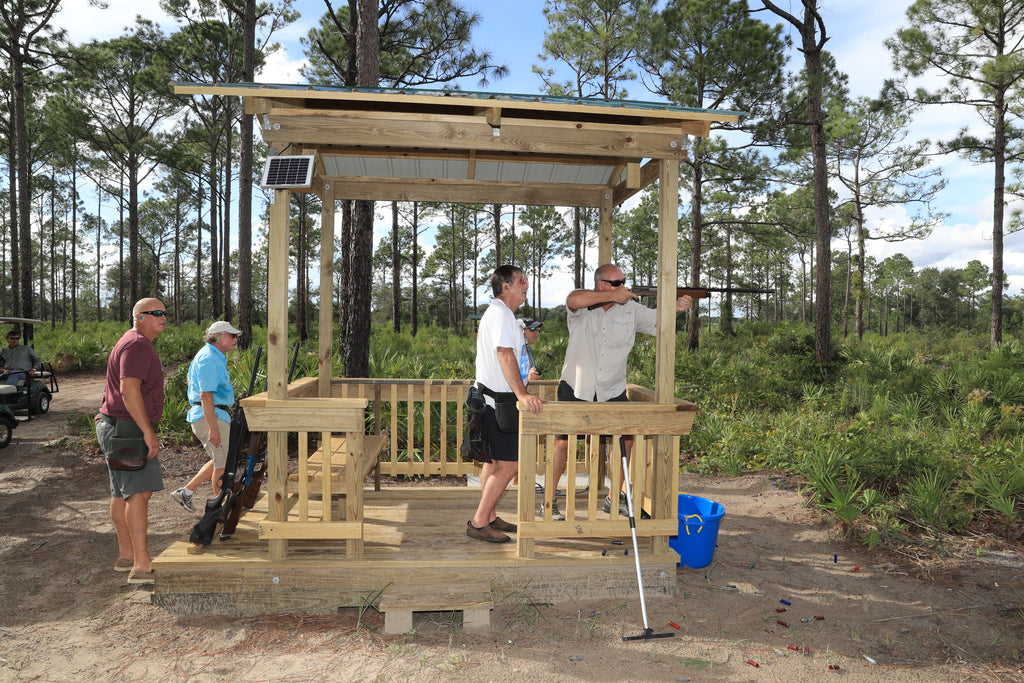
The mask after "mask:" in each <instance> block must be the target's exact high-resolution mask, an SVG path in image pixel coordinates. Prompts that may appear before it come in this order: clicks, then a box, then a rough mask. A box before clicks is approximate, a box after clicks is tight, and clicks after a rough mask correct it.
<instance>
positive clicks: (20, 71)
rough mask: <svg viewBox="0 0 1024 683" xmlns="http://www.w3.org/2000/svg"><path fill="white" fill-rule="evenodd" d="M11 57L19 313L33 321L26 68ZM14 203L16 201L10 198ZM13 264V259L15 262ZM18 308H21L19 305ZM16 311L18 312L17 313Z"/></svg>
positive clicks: (18, 56) (17, 52)
mask: <svg viewBox="0 0 1024 683" xmlns="http://www.w3.org/2000/svg"><path fill="white" fill-rule="evenodd" d="M12 52H13V54H12V55H11V64H10V67H11V78H12V81H13V88H12V94H13V100H14V111H13V112H12V114H13V117H14V121H13V125H14V139H15V146H16V150H15V160H16V161H15V163H16V165H17V167H18V171H17V176H18V259H17V264H16V265H17V267H18V268H19V273H18V275H19V276H20V292H19V293H18V294H17V295H16V296H20V299H21V300H20V310H18V313H19V314H20V315H21V316H22V317H25V318H34V317H35V314H34V310H33V306H32V302H33V299H32V234H31V232H29V230H30V228H31V224H30V220H31V217H32V204H31V202H32V176H31V174H30V173H29V163H28V128H27V126H26V125H25V65H24V63H23V61H22V58H21V54H20V50H18V49H15V50H13V51H12ZM11 201H12V202H13V201H14V199H13V197H12V198H11ZM12 260H13V259H12ZM15 305H18V304H17V303H16V304H15ZM16 310H17V309H16Z"/></svg>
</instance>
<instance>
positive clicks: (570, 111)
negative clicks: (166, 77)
mask: <svg viewBox="0 0 1024 683" xmlns="http://www.w3.org/2000/svg"><path fill="white" fill-rule="evenodd" d="M174 92H175V94H177V95H228V96H234V97H243V98H245V99H247V100H249V99H253V100H256V101H257V102H258V101H259V100H260V99H271V100H277V101H285V100H290V101H296V102H297V103H298V104H300V105H301V106H308V105H309V103H312V102H332V103H338V104H342V105H343V104H344V103H362V104H363V106H365V105H367V104H372V105H374V106H375V107H376V108H378V109H388V108H399V109H402V110H407V109H409V108H420V109H423V108H426V109H438V110H445V109H447V110H451V111H458V110H459V109H460V108H464V109H466V110H468V111H476V110H479V109H481V108H482V103H483V102H485V101H487V100H484V99H482V98H481V97H480V96H474V95H460V94H459V93H458V91H448V92H445V93H444V94H443V95H438V94H429V93H424V94H417V93H416V91H414V90H410V91H398V90H396V91H382V90H372V89H368V90H361V91H354V90H335V89H328V88H319V89H316V88H311V87H306V88H302V87H300V86H295V87H280V86H267V85H262V84H258V83H255V84H249V83H232V84H218V85H208V84H203V83H185V82H177V83H174ZM492 102H494V103H495V106H498V107H500V108H501V109H502V110H504V111H505V112H506V113H507V112H510V111H514V112H524V113H529V114H532V115H538V114H543V113H545V112H547V113H549V114H551V115H559V116H562V117H563V118H564V117H567V116H573V115H575V116H581V115H584V116H594V117H600V118H610V119H615V118H617V119H624V120H625V119H629V120H632V122H633V123H634V124H635V125H641V126H642V125H651V124H663V123H666V122H680V121H709V122H710V121H731V122H736V121H738V120H739V115H738V114H737V113H733V112H724V111H708V110H692V109H682V108H679V107H671V106H670V105H663V106H662V105H656V104H654V103H639V102H629V101H622V102H617V101H609V100H591V101H586V100H576V101H568V100H566V101H555V100H550V99H541V98H531V97H528V96H525V95H521V96H513V97H508V98H501V97H497V96H496V97H495V98H494V99H493V100H492ZM631 105H632V106H631ZM320 106H324V105H320Z"/></svg>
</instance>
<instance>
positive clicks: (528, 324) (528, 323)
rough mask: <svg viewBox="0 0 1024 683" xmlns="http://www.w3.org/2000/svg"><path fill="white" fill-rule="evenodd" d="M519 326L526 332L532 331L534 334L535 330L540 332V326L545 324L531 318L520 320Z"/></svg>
mask: <svg viewBox="0 0 1024 683" xmlns="http://www.w3.org/2000/svg"><path fill="white" fill-rule="evenodd" d="M519 324H520V325H521V326H522V328H523V329H524V330H530V331H531V332H532V331H533V330H539V329H540V326H541V325H543V324H544V323H542V322H540V321H539V320H531V319H530V318H519Z"/></svg>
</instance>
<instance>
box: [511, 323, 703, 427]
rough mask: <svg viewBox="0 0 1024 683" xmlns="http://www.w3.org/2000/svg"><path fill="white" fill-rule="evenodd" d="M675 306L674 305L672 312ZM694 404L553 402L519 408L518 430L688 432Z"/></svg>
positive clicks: (693, 412) (694, 410)
mask: <svg viewBox="0 0 1024 683" xmlns="http://www.w3.org/2000/svg"><path fill="white" fill-rule="evenodd" d="M674 312H675V309H674V308H673V313H674ZM696 414H697V413H696V406H695V405H694V404H692V403H689V404H676V403H669V404H667V405H662V404H660V403H641V404H633V403H625V404H624V403H613V404H608V403H591V402H589V401H576V402H555V403H548V404H546V405H545V406H544V410H543V411H542V412H541V413H538V414H534V413H531V412H529V411H527V410H524V409H520V412H519V431H520V433H521V434H524V435H530V434H532V435H534V436H536V435H546V434H577V435H583V434H638V435H642V434H676V435H680V434H689V433H690V427H691V426H692V425H693V418H694V416H696Z"/></svg>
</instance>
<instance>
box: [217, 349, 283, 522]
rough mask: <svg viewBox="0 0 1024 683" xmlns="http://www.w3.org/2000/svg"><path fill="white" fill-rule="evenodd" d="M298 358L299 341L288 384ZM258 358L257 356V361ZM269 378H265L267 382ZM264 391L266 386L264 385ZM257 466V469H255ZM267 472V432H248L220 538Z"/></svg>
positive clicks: (239, 515)
mask: <svg viewBox="0 0 1024 683" xmlns="http://www.w3.org/2000/svg"><path fill="white" fill-rule="evenodd" d="M298 359H299V343H298V342H296V343H295V350H294V351H293V352H292V364H291V367H290V368H289V370H288V384H291V383H292V377H294V376H295V365H296V363H297V362H298ZM258 360H259V358H257V361H258ZM269 381H270V378H269V377H268V378H267V382H268V383H269ZM264 391H266V387H265V386H264ZM257 466H259V469H257ZM266 474H267V434H266V432H249V445H248V448H247V449H246V466H245V475H244V476H243V477H242V479H241V480H240V481H238V482H235V485H234V487H233V488H232V490H231V495H230V496H228V502H227V511H226V512H225V515H224V526H223V527H221V530H220V536H219V538H220V540H222V541H226V540H228V539H229V538H231V535H232V534H233V533H235V528H236V527H237V526H238V520H240V519H241V518H242V508H251V507H252V506H253V505H255V504H256V500H257V499H258V498H259V495H260V487H261V486H262V485H263V478H264V477H265V476H266Z"/></svg>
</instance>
